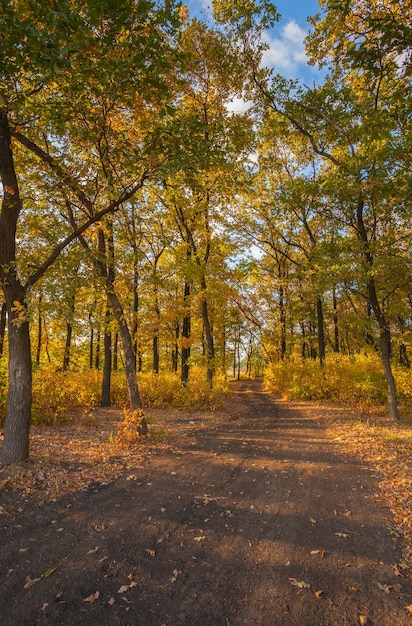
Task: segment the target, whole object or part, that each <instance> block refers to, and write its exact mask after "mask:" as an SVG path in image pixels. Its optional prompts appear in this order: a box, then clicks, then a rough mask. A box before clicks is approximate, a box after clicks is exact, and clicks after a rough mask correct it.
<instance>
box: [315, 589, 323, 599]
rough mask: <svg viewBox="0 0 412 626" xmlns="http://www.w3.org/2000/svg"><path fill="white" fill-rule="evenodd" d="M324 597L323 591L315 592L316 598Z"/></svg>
mask: <svg viewBox="0 0 412 626" xmlns="http://www.w3.org/2000/svg"><path fill="white" fill-rule="evenodd" d="M322 595H323V589H319V591H315V596H316V597H317V598H320V597H322Z"/></svg>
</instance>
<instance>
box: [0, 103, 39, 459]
mask: <svg viewBox="0 0 412 626" xmlns="http://www.w3.org/2000/svg"><path fill="white" fill-rule="evenodd" d="M0 178H1V182H2V185H3V201H2V206H1V213H0V280H1V283H2V287H3V292H4V295H5V298H6V306H7V317H8V340H9V342H8V343H9V364H8V370H9V382H8V393H7V408H6V419H5V423H4V440H3V445H2V449H1V452H0V463H1V464H2V465H9V464H11V463H17V462H19V461H25V460H27V459H28V458H29V429H30V416H31V401H32V370H31V351H30V332H29V322H28V318H27V309H26V303H25V297H26V291H25V289H24V288H23V286H22V285H21V283H20V281H19V278H18V275H17V270H16V229H17V221H18V217H19V213H20V210H21V200H20V194H19V188H18V184H17V177H16V172H15V168H14V161H13V153H12V150H11V137H10V129H9V125H8V119H7V113H6V111H4V110H0Z"/></svg>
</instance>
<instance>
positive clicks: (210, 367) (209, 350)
mask: <svg viewBox="0 0 412 626" xmlns="http://www.w3.org/2000/svg"><path fill="white" fill-rule="evenodd" d="M201 286H202V291H203V298H202V321H203V327H204V331H205V337H206V364H207V380H208V381H209V383H210V385H211V384H212V382H213V376H214V374H215V345H214V340H213V333H212V325H211V323H210V317H209V307H208V303H207V298H206V281H205V279H204V277H202V280H201Z"/></svg>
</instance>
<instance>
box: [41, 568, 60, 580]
mask: <svg viewBox="0 0 412 626" xmlns="http://www.w3.org/2000/svg"><path fill="white" fill-rule="evenodd" d="M56 569H57V568H56V567H51V568H50V569H48V570H46V571H45V572H44V573H43V574H42V575H41V578H48V577H49V576H51V575H52V574H53V572H55V571H56Z"/></svg>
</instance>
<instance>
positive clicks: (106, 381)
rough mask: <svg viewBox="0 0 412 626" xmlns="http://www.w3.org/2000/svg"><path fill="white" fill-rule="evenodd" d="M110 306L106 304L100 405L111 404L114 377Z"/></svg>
mask: <svg viewBox="0 0 412 626" xmlns="http://www.w3.org/2000/svg"><path fill="white" fill-rule="evenodd" d="M110 319H111V314H110V306H109V303H107V304H106V314H105V324H104V339H103V346H104V362H103V378H102V395H101V398H100V406H111V398H110V391H111V378H112V333H111V331H110Z"/></svg>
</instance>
